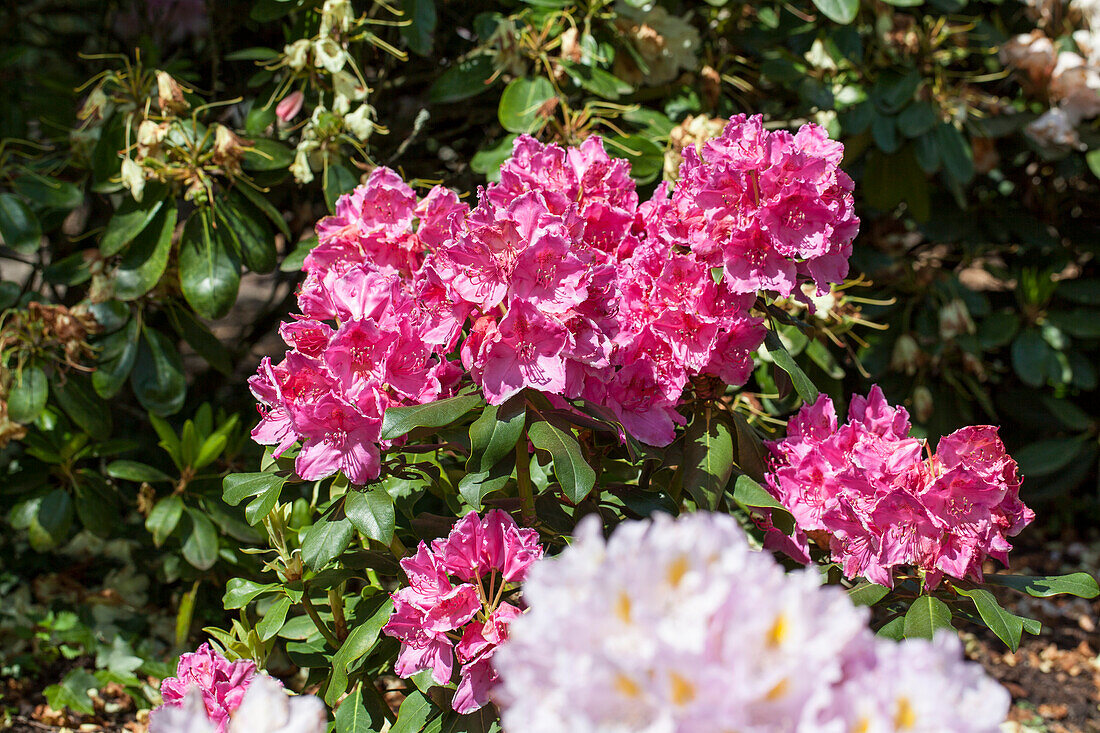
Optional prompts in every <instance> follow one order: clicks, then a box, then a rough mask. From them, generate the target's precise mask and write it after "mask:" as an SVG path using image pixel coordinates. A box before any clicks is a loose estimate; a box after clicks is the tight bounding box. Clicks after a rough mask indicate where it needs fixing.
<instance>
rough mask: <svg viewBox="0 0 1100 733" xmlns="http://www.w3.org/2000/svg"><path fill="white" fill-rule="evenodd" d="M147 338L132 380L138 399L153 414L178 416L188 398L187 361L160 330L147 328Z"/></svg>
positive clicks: (138, 357) (144, 339) (143, 342)
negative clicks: (184, 372) (185, 371)
mask: <svg viewBox="0 0 1100 733" xmlns="http://www.w3.org/2000/svg"><path fill="white" fill-rule="evenodd" d="M143 336H144V338H143V339H142V342H141V346H140V347H139V349H138V355H137V361H136V362H135V363H134V372H133V376H132V378H131V380H130V385H131V386H132V387H133V389H134V396H135V397H137V399H138V402H140V403H141V406H142V407H144V408H145V409H146V410H149V411H150V412H152V413H156V414H157V415H160V416H166V415H174V414H175V413H177V412H179V411H180V408H181V407H183V402H184V399H186V397H187V380H186V378H185V377H184V374H183V359H181V358H180V354H179V351H178V350H177V349H176V346H175V344H173V343H172V342H171V341H169V340H168V338H167V337H166V336H165V335H164V334H162V333H161V332H160V331H157V330H155V329H152V328H145V329H144V331H143ZM163 437H164V436H161V438H162V439H163Z"/></svg>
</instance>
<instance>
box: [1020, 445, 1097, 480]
mask: <svg viewBox="0 0 1100 733" xmlns="http://www.w3.org/2000/svg"><path fill="white" fill-rule="evenodd" d="M1084 446H1085V443H1084V442H1083V441H1082V440H1081V439H1080V438H1078V437H1072V438H1047V439H1045V440H1040V441H1036V442H1034V443H1028V444H1027V445H1025V446H1024V447H1023V448H1021V449H1020V450H1018V451H1016V456H1015V457H1016V462H1017V463H1018V464H1019V465H1020V473H1021V474H1022V475H1023V476H1024V477H1025V478H1039V477H1040V476H1050V475H1053V474H1056V473H1058V472H1059V471H1061V470H1062V469H1064V468H1065V467H1066V466H1068V465H1070V464H1071V463H1072V462H1073V461H1074V459H1076V458H1077V456H1078V455H1080V453H1081V449H1082V448H1083V447H1084Z"/></svg>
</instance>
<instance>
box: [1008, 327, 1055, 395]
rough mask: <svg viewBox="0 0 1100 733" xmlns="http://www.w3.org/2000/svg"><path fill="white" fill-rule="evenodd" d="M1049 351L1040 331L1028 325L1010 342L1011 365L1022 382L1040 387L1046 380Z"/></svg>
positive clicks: (1050, 351)
mask: <svg viewBox="0 0 1100 733" xmlns="http://www.w3.org/2000/svg"><path fill="white" fill-rule="evenodd" d="M1051 353H1052V350H1051V348H1050V346H1049V345H1048V344H1047V342H1046V341H1045V340H1044V339H1043V335H1042V333H1040V332H1039V330H1038V329H1036V328H1034V327H1029V328H1027V329H1026V330H1024V332H1023V333H1021V334H1020V335H1019V336H1017V337H1016V340H1015V341H1013V342H1012V367H1013V368H1014V369H1015V370H1016V374H1017V375H1018V376H1019V377H1020V379H1021V380H1022V381H1023V382H1024V384H1027V385H1028V386H1031V387H1041V386H1042V385H1043V383H1044V382H1045V381H1046V376H1047V372H1046V364H1047V363H1048V362H1049V360H1050V356H1051Z"/></svg>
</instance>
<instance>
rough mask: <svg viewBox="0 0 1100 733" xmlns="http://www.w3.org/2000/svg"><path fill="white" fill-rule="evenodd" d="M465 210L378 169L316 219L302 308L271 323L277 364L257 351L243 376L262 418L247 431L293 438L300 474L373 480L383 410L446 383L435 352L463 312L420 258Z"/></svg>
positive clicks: (281, 444) (448, 340) (425, 397)
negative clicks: (276, 326) (276, 332)
mask: <svg viewBox="0 0 1100 733" xmlns="http://www.w3.org/2000/svg"><path fill="white" fill-rule="evenodd" d="M464 211H465V207H463V206H462V205H461V204H459V202H458V199H457V197H455V196H454V194H452V193H450V192H449V191H446V189H443V188H439V187H437V188H435V189H433V190H432V191H431V192H430V193H429V194H428V195H427V196H426V197H425V198H424V199H423V200H421V201H417V198H416V195H415V193H413V191H412V189H411V188H409V187H408V186H407V185H405V183H404V182H403V181H402V180H401V179H400V178H399V177H398V176H397V174H396V173H394V172H393V171H391V170H389V169H387V168H377V169H375V171H374V172H373V173H372V174H371V177H370V181H369V182H368V183H367V185H366V186H362V187H360V188H358V189H356V191H355V192H354V193H352V194H350V195H348V196H344V197H342V198H341V199H340V200H339V202H338V204H337V208H336V215H335V216H332V217H329V218H327V219H325V220H323V221H321V222H320V224H318V226H317V232H318V236H319V239H320V242H319V244H318V245H317V247H315V248H314V249H313V251H311V252H310V254H309V255H308V256H307V258H306V261H305V268H306V271H307V273H308V274H307V277H306V280H305V282H304V283H303V285H302V288H301V290H300V291H299V293H298V305H299V307H300V309H301V311H302V312H301V314H300V315H298V316H295V320H294V321H292V322H290V323H285V324H283V326H282V328H281V329H280V333H281V334H282V336H283V339H284V340H285V341H286V342H287V344H288V345H290V346H292V347H293V350H292V351H290V352H289V353H288V354H287V356H286V358H285V359H284V360H283V361H282V362H281V363H279V364H277V365H273V364H272V363H271V360H270V359H266V358H265V359H264V360H263V361H262V362H261V365H260V369H259V373H258V374H257V375H256V376H254V377H252V378H251V379H250V380H249V386H250V387H251V389H252V393H253V394H254V395H255V397H256V399H257V400H258V401H259V402H260V405H261V415H262V419H261V421H260V423H259V425H257V426H256V428H255V429H254V430H253V432H252V437H253V439H255V440H256V441H257V442H259V443H261V444H265V445H275V446H277V449H276V455H279V454H281V453H282V452H283V451H285V450H286V449H287V448H289V447H290V446H291V445H293V444H294V443H295V442H298V441H301V443H302V448H301V450H300V452H299V453H298V457H297V459H296V462H295V470H296V471H297V473H298V475H299V476H300V477H302V478H303V479H306V480H315V479H319V478H323V477H325V476H328V475H330V474H332V473H334V472H336V471H342V472H343V473H344V475H346V476H347V477H348V479H350V480H351V481H352V482H354V483H358V484H362V483H366V482H367V481H369V480H371V479H374V478H376V477H377V476H378V474H379V438H380V433H381V426H382V415H383V413H384V412H385V410H386V408H387V407H389V406H390V405H410V404H420V403H425V402H431V401H433V400H436V399H439V398H441V397H446V396H449V395H450V394H451V392H452V391H453V389H454V387H455V386H456V384H457V381H458V378H459V376H460V370H459V368H458V367H457V366H456V365H455V364H454V363H453V362H452V361H449V360H447V359H446V356H445V355H446V354H447V353H448V352H449V351H451V350H452V349H453V348H454V346H455V344H456V342H457V340H458V338H459V335H460V331H461V328H462V324H463V322H464V321H465V318H466V312H467V308H466V306H465V305H463V304H461V303H460V302H459V301H458V300H457V299H456V298H454V297H453V295H452V291H451V289H450V287H449V286H447V285H446V284H445V283H444V282H443V281H442V280H441V279H440V278H439V276H438V275H437V274H436V273H435V271H434V270H433V269H432V267H431V266H430V265H427V264H425V263H424V262H423V259H424V252H425V250H426V247H428V246H429V245H432V244H438V243H439V242H440V241H442V240H443V239H445V238H446V237H447V236H449V232H450V227H451V225H452V223H453V221H455V220H456V219H457V218H461V216H463V214H464Z"/></svg>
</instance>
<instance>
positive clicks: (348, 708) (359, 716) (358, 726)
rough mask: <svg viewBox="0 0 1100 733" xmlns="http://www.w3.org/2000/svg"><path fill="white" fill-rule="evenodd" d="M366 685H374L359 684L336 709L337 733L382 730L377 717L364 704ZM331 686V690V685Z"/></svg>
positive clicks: (371, 732)
mask: <svg viewBox="0 0 1100 733" xmlns="http://www.w3.org/2000/svg"><path fill="white" fill-rule="evenodd" d="M364 684H368V685H369V684H372V683H371V682H369V681H367V682H361V683H359V684H357V685H356V686H355V689H354V690H352V692H351V694H350V695H348V696H347V697H345V698H344V699H343V701H342V702H341V703H340V707H338V708H336V716H335V719H336V727H335V729H334V730H335V733H375V731H378V730H381V728H380V727H379V725H378V723H376V722H375V717H376V716H374V715H372V714H371V712H370V711H369V710H367V707H366V705H364V704H363V689H362V685H364ZM329 686H330V688H331V683H330V685H329ZM326 697H327V696H326ZM335 702H336V701H335V700H333V701H332V702H330V703H329V704H330V705H333V704H335ZM383 720H384V718H383ZM380 722H381V721H379V723H380Z"/></svg>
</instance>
